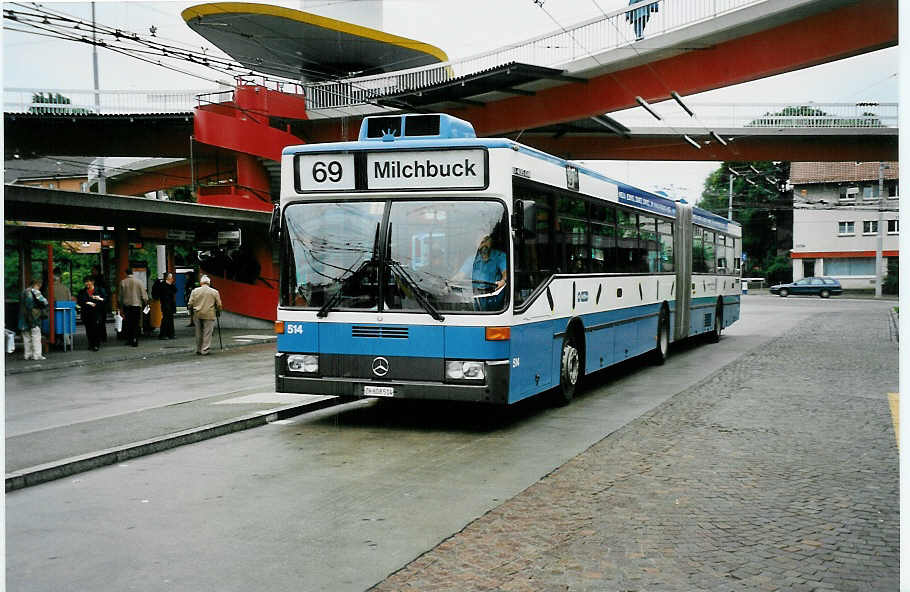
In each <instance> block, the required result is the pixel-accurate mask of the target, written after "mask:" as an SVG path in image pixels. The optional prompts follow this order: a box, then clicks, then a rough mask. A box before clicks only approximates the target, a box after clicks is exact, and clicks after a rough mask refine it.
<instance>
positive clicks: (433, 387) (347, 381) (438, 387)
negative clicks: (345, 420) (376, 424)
mask: <svg viewBox="0 0 910 592" xmlns="http://www.w3.org/2000/svg"><path fill="white" fill-rule="evenodd" d="M509 369H510V368H509V366H508V365H507V364H500V365H488V366H486V368H485V370H486V379H485V381H484V384H463V383H458V384H455V383H444V382H435V381H417V380H370V379H362V378H348V377H327V376H319V377H316V376H295V375H291V374H290V373H288V372H287V371H286V370H284V365H283V362H282V361H281V360H280V359H278V358H277V357H276V360H275V370H276V373H275V390H276V391H277V392H279V393H301V394H311V395H334V396H338V397H352V398H362V397H380V398H394V399H435V400H447V401H465V402H476V403H497V404H505V403H507V402H508V399H509ZM377 387H378V388H377Z"/></svg>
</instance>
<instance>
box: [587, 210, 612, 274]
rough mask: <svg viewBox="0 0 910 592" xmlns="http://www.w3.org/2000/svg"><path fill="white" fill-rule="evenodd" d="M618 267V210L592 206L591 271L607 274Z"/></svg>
mask: <svg viewBox="0 0 910 592" xmlns="http://www.w3.org/2000/svg"><path fill="white" fill-rule="evenodd" d="M615 266H616V210H615V209H614V208H613V207H611V206H608V205H603V204H591V271H593V272H594V273H606V272H611V271H613V270H614V268H615Z"/></svg>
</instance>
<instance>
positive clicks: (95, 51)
mask: <svg viewBox="0 0 910 592" xmlns="http://www.w3.org/2000/svg"><path fill="white" fill-rule="evenodd" d="M95 31H96V29H95V3H94V2H92V73H93V74H94V77H95V113H96V114H100V113H101V93H100V92H99V91H100V86H99V85H98V40H97V38H96V36H95Z"/></svg>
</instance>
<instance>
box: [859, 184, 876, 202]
mask: <svg viewBox="0 0 910 592" xmlns="http://www.w3.org/2000/svg"><path fill="white" fill-rule="evenodd" d="M878 195H879V193H878V184H875V185H863V199H878Z"/></svg>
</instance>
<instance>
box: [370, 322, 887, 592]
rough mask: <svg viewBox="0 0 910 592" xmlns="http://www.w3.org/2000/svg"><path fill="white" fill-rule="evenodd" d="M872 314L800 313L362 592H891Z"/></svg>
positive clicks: (883, 341)
mask: <svg viewBox="0 0 910 592" xmlns="http://www.w3.org/2000/svg"><path fill="white" fill-rule="evenodd" d="M884 314H885V313H884V312H882V309H879V310H877V311H869V312H855V311H854V312H851V313H849V314H847V313H828V314H825V315H817V316H814V317H811V318H810V319H809V320H807V321H806V322H803V323H802V324H801V325H799V326H798V327H797V328H796V329H795V330H793V331H791V332H789V333H788V334H786V335H784V336H782V337H781V338H779V339H777V340H776V341H774V342H772V343H769V344H767V345H766V346H764V347H762V348H759V349H757V350H754V351H753V352H751V353H749V354H747V355H745V356H743V357H742V358H741V359H740V360H738V361H737V362H734V363H733V364H730V365H729V366H727V367H725V368H723V369H722V370H720V371H719V372H718V373H716V374H714V375H713V376H711V377H708V378H707V379H705V380H704V381H703V382H701V383H700V384H698V385H696V386H694V387H692V388H690V389H688V390H686V391H683V392H682V393H680V394H679V395H677V396H675V397H673V398H672V399H670V400H669V401H667V402H666V403H665V404H663V405H661V406H660V407H658V408H656V409H655V410H653V411H652V412H650V413H648V414H647V415H645V416H642V417H641V418H639V419H638V420H636V421H634V422H632V423H630V424H628V425H626V426H625V427H624V428H622V429H621V430H619V431H617V432H615V433H613V434H611V435H610V436H608V437H606V438H604V439H603V440H601V441H600V442H599V443H597V444H595V445H594V446H592V447H591V448H589V449H588V450H587V451H585V452H584V453H582V454H581V455H579V456H577V457H576V458H574V459H573V460H572V461H570V462H568V463H566V464H565V465H563V466H562V467H560V468H559V469H557V470H556V471H554V472H553V473H551V474H550V475H548V476H547V477H545V478H544V479H542V480H541V481H539V482H538V483H536V484H535V485H533V486H531V487H529V488H528V489H526V490H525V491H524V492H522V493H521V494H520V495H518V496H516V497H515V498H513V499H512V500H510V501H508V502H507V503H505V504H503V505H501V506H499V507H498V508H496V509H494V510H492V511H490V512H488V513H487V514H485V515H484V516H482V517H481V518H479V519H477V520H475V521H474V522H472V523H471V524H469V525H468V526H467V527H465V528H464V529H463V530H462V531H461V532H459V533H457V534H455V535H453V536H451V537H450V538H448V539H447V540H445V541H443V542H442V543H440V544H439V545H437V546H436V547H435V548H433V549H431V550H430V551H428V552H427V553H425V554H423V555H422V556H420V557H418V558H417V559H416V560H414V561H413V562H411V563H410V564H409V565H407V566H405V567H404V568H402V569H401V570H400V571H398V572H396V573H394V574H392V575H391V576H390V577H389V578H387V579H386V580H385V581H383V582H380V583H379V584H377V585H376V586H375V587H374V588H373V590H376V591H387V590H388V591H392V590H395V591H398V590H401V591H414V590H433V591H437V590H453V591H454V590H458V591H462V590H509V591H550V590H552V591H557V590H560V591H561V590H573V591H574V590H598V591H601V590H603V591H613V590H638V591H645V590H647V591H651V590H655V591H660V590H670V591H675V590H679V591H690V590H712V591H713V590H718V591H720V590H758V591H764V590H767V591H772V590H790V591H797V592H801V591H811V590H819V591H828V590H840V591H850V590H897V589H898V559H899V544H898V541H899V539H898V534H899V516H898V456H897V447H896V443H895V437H894V433H893V431H892V427H891V426H892V423H891V417H890V412H889V407H888V400H887V393H888V392H889V391H891V392H896V390H897V363H898V359H897V346H896V344H895V343H892V342H889V340H888V334H887V324H886V319H884V318H883V317H882V315H884ZM714 347H723V340H722V341H721V344H720V345H719V346H714Z"/></svg>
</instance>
